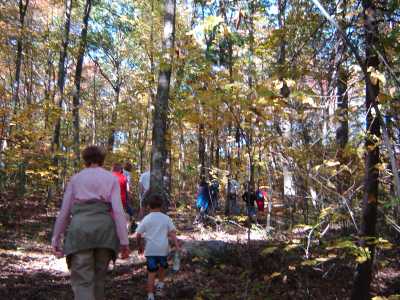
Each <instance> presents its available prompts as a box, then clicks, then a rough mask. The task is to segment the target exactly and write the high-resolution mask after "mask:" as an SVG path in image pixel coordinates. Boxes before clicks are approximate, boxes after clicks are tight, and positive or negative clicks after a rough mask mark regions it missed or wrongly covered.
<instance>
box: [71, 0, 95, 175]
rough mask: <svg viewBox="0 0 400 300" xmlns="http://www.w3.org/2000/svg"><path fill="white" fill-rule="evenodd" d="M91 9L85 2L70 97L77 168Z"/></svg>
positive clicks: (90, 0)
mask: <svg viewBox="0 0 400 300" xmlns="http://www.w3.org/2000/svg"><path fill="white" fill-rule="evenodd" d="M91 9H92V0H86V3H85V8H84V13H83V27H82V31H81V35H80V41H79V50H78V57H77V61H76V69H75V78H74V91H73V95H72V104H73V108H72V114H73V126H74V142H73V143H74V144H73V145H74V146H73V147H74V153H75V160H74V166H75V168H77V167H78V166H79V163H80V137H79V132H80V128H79V126H80V119H79V105H80V93H81V78H82V69H83V59H84V57H85V51H86V44H87V32H88V26H89V17H90V10H91Z"/></svg>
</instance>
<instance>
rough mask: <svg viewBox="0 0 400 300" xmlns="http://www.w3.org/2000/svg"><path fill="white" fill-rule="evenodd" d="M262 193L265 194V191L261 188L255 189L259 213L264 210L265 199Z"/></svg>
mask: <svg viewBox="0 0 400 300" xmlns="http://www.w3.org/2000/svg"><path fill="white" fill-rule="evenodd" d="M264 194H266V192H265V191H263V190H262V189H261V188H258V189H257V190H256V203H257V211H258V212H261V213H262V212H264V201H265V197H264Z"/></svg>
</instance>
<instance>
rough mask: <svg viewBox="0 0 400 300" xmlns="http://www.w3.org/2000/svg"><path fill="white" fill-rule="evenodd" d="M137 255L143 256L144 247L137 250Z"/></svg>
mask: <svg viewBox="0 0 400 300" xmlns="http://www.w3.org/2000/svg"><path fill="white" fill-rule="evenodd" d="M138 254H139V255H143V254H144V247H143V246H139V248H138Z"/></svg>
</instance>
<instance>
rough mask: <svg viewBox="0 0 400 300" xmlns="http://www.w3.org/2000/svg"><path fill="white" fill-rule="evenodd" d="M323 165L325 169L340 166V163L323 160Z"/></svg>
mask: <svg viewBox="0 0 400 300" xmlns="http://www.w3.org/2000/svg"><path fill="white" fill-rule="evenodd" d="M324 165H326V166H327V167H335V166H338V165H340V162H338V161H335V160H331V159H330V160H324Z"/></svg>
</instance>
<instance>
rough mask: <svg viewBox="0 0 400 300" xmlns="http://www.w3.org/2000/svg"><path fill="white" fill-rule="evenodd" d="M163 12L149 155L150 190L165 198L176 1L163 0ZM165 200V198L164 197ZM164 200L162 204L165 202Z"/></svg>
mask: <svg viewBox="0 0 400 300" xmlns="http://www.w3.org/2000/svg"><path fill="white" fill-rule="evenodd" d="M164 10H165V14H164V34H163V51H162V52H163V55H162V57H161V62H160V71H159V72H160V73H159V77H158V86H157V97H156V103H155V108H154V115H153V133H152V152H151V154H152V157H151V176H150V191H151V192H158V193H161V194H162V195H163V196H164V197H165V198H166V197H167V195H166V193H165V186H164V180H163V178H164V175H165V171H166V170H165V167H166V165H165V160H164V156H165V153H167V151H166V144H167V141H166V139H167V123H168V106H169V90H170V81H171V72H172V61H173V51H174V43H175V11H176V1H175V0H166V1H165V8H164ZM165 200H166V201H167V199H165ZM166 201H165V202H164V204H167V203H166Z"/></svg>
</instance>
